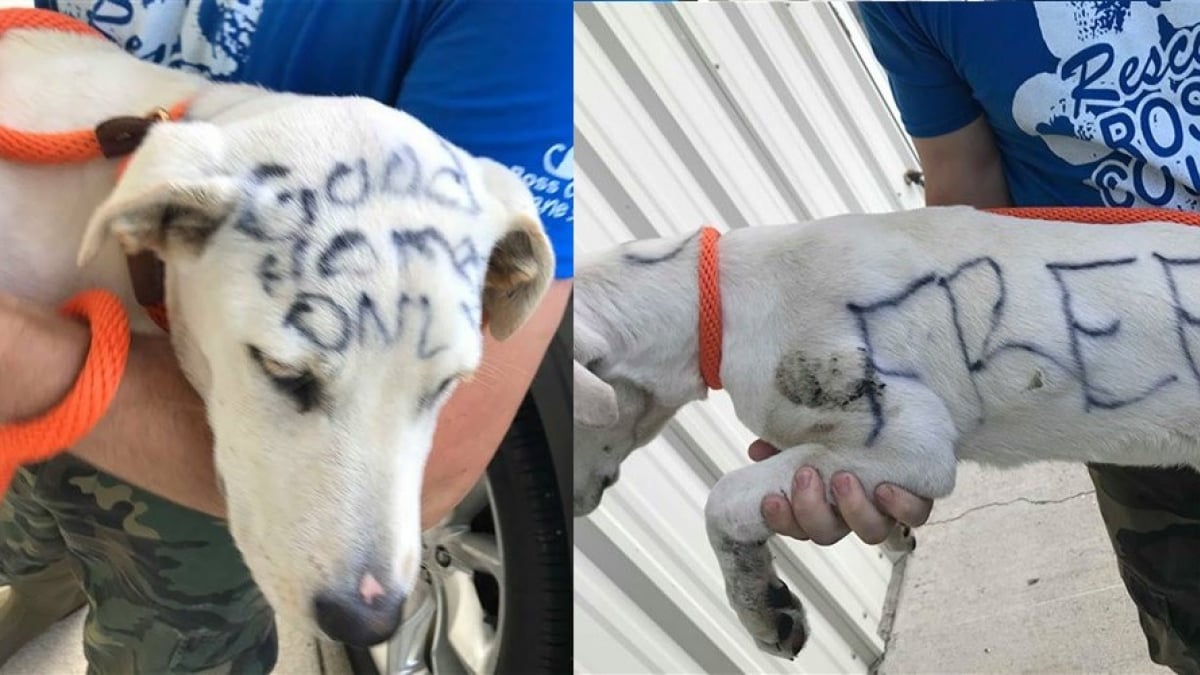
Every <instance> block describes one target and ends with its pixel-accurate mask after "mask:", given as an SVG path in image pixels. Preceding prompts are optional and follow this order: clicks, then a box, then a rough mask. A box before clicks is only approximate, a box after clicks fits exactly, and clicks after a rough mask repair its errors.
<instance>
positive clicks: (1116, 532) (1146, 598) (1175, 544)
mask: <svg viewBox="0 0 1200 675" xmlns="http://www.w3.org/2000/svg"><path fill="white" fill-rule="evenodd" d="M1089 469H1090V471H1091V475H1092V482H1093V483H1095V485H1096V499H1097V501H1098V502H1099V503H1100V513H1101V515H1102V516H1103V517H1104V524H1105V526H1106V527H1107V528H1108V535H1109V538H1110V539H1111V540H1112V545H1113V549H1114V550H1115V551H1116V554H1117V565H1118V568H1119V569H1120V572H1121V578H1122V579H1123V580H1124V582H1125V587H1126V589H1128V591H1129V595H1130V596H1131V597H1132V598H1133V601H1134V603H1135V604H1137V607H1138V615H1139V618H1140V620H1141V623H1142V630H1143V631H1144V632H1145V633H1146V641H1147V644H1148V647H1149V651H1150V657H1151V659H1153V660H1154V662H1155V663H1159V664H1162V665H1164V666H1168V667H1170V668H1171V669H1173V670H1174V671H1175V672H1178V673H1200V473H1197V472H1196V471H1194V470H1192V469H1183V468H1180V469H1137V468H1130V467H1118V466H1112V465H1105V464H1094V465H1091V466H1090V467H1089Z"/></svg>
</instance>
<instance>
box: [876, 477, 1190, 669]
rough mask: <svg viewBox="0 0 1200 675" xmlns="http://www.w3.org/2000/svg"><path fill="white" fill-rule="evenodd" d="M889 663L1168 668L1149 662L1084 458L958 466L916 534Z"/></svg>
mask: <svg viewBox="0 0 1200 675" xmlns="http://www.w3.org/2000/svg"><path fill="white" fill-rule="evenodd" d="M880 672H882V673H886V674H889V675H896V674H900V673H1169V672H1170V671H1168V670H1166V669H1164V668H1161V667H1158V666H1156V665H1154V664H1153V663H1151V662H1150V660H1149V658H1148V657H1147V656H1146V647H1145V638H1144V636H1143V635H1142V633H1141V629H1140V628H1139V626H1138V621H1137V614H1136V611H1135V609H1134V606H1133V603H1132V601H1131V600H1130V599H1129V597H1128V596H1127V595H1126V593H1125V589H1124V586H1123V585H1122V584H1121V580H1120V578H1119V577H1118V576H1117V570H1116V564H1115V558H1114V557H1113V554H1112V549H1111V548H1110V545H1109V543H1108V539H1107V537H1106V536H1105V533H1104V525H1103V523H1102V522H1101V520H1100V515H1099V511H1098V510H1097V508H1096V498H1095V494H1094V489H1093V486H1092V483H1091V481H1090V480H1088V476H1087V472H1086V469H1084V468H1083V467H1082V466H1074V465H1059V464H1042V465H1040V466H1033V467H1024V468H1021V469H1015V470H1006V471H1000V470H997V469H984V468H981V467H978V466H975V465H960V467H959V481H958V487H957V488H956V490H955V492H954V494H953V495H952V496H951V497H949V498H947V499H945V500H942V501H941V502H939V503H938V504H937V505H936V506H935V508H934V512H933V516H932V518H930V522H929V523H928V524H927V525H926V526H925V527H922V528H921V529H919V530H918V531H917V549H916V551H915V552H914V553H913V555H912V558H910V560H909V564H908V569H907V572H906V574H905V578H904V581H903V584H902V586H901V591H900V597H899V603H898V610H897V614H896V618H895V624H894V628H893V633H892V639H891V642H890V644H889V646H888V652H887V656H886V657H885V660H884V662H883V665H882V666H881V669H880Z"/></svg>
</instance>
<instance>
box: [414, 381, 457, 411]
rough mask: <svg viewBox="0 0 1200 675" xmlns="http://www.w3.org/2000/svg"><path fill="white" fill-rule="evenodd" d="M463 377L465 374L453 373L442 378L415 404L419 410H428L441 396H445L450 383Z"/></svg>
mask: <svg viewBox="0 0 1200 675" xmlns="http://www.w3.org/2000/svg"><path fill="white" fill-rule="evenodd" d="M463 377H465V375H463V374H462V373H459V374H458V375H453V376H451V377H447V378H446V379H444V380H442V383H441V384H439V385H438V386H437V387H435V388H434V389H433V390H432V391H430V392H429V393H427V394H425V395H424V396H422V397H421V400H420V401H419V402H418V403H417V406H418V407H419V408H420V409H421V410H428V409H429V408H431V407H432V406H433V404H435V403H437V402H438V401H440V400H442V397H443V396H445V395H446V392H447V391H448V390H449V389H450V385H452V384H454V383H455V382H457V381H458V380H461V379H462V378H463Z"/></svg>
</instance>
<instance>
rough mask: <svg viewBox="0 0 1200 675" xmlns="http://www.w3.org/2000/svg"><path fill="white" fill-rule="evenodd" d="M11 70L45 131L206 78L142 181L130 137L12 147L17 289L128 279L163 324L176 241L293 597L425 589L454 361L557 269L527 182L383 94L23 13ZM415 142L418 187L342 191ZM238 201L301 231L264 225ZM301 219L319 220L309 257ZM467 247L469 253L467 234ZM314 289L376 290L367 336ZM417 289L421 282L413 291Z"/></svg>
mask: <svg viewBox="0 0 1200 675" xmlns="http://www.w3.org/2000/svg"><path fill="white" fill-rule="evenodd" d="M0 73H3V77H0V123H2V124H4V125H6V126H10V127H13V128H16V129H23V130H29V131H61V130H71V129H81V128H90V127H92V126H94V125H95V124H96V123H98V122H99V121H101V120H104V119H107V118H109V117H114V116H124V115H139V114H143V113H146V112H148V111H150V110H151V109H153V108H154V107H157V106H164V105H171V104H173V103H175V102H177V101H180V100H182V99H185V98H193V99H194V100H193V104H192V106H191V108H190V112H189V116H188V119H187V120H185V121H182V122H178V123H162V124H157V125H155V126H154V127H153V128H152V129H151V130H150V132H149V134H148V135H147V137H146V138H145V140H144V142H143V143H142V145H141V146H140V148H139V149H138V150H137V151H136V153H135V155H134V156H133V159H132V161H131V163H130V164H129V166H128V169H127V171H126V172H125V174H124V175H123V176H122V177H121V179H120V181H119V182H117V175H116V162H115V161H105V160H97V161H92V162H88V163H85V164H75V165H57V166H34V165H29V164H20V163H12V162H4V161H0V222H2V223H3V226H2V227H0V290H3V291H5V292H9V293H13V294H15V295H18V296H21V297H24V298H28V299H31V300H35V301H38V302H42V303H47V304H50V305H56V304H58V303H61V302H62V301H64V300H65V299H66V298H67V297H69V296H71V295H73V294H74V293H76V292H77V291H79V290H82V289H85V288H91V287H101V288H107V289H110V290H112V291H114V292H115V293H116V294H117V295H118V296H119V297H120V298H121V299H122V301H123V302H124V304H125V306H126V307H127V309H128V310H129V314H130V318H131V319H132V322H133V324H134V328H135V330H137V331H140V332H145V333H150V332H156V331H158V329H157V328H156V327H155V326H154V325H153V324H152V323H151V322H150V321H149V320H148V319H147V318H146V315H145V313H144V312H143V311H142V310H141V309H140V307H139V305H138V303H137V302H136V299H135V296H134V293H133V290H132V288H131V284H130V280H129V274H128V270H127V267H126V257H125V254H126V252H132V251H137V250H142V249H149V250H153V251H154V252H155V253H156V254H157V255H158V256H159V257H161V258H162V259H163V260H164V261H165V263H166V280H165V281H166V290H167V303H168V308H169V312H170V320H171V339H172V342H173V344H174V347H175V349H176V352H177V354H178V356H179V358H180V361H181V364H182V367H183V369H184V371H185V373H186V374H187V376H188V377H189V379H190V380H191V382H192V383H193V385H194V386H195V387H196V389H197V390H198V391H199V393H200V394H201V396H202V397H203V399H204V401H205V403H206V404H207V409H208V417H209V422H210V425H211V427H212V430H213V433H214V436H215V441H216V445H215V452H216V464H217V468H218V471H219V473H220V475H221V476H222V479H223V485H224V488H225V492H226V496H227V500H228V510H229V520H230V527H231V530H232V532H233V535H234V538H235V541H236V543H237V544H238V547H239V549H240V550H241V552H242V554H243V556H244V558H245V560H246V563H247V565H248V566H249V568H250V570H251V572H252V573H253V575H254V578H255V580H256V581H257V582H258V584H259V586H260V587H261V588H262V590H263V592H264V594H265V595H266V597H267V599H268V601H269V602H270V603H271V605H272V606H273V608H274V609H275V610H276V611H277V612H278V613H280V614H281V615H283V616H284V617H286V618H287V619H289V620H291V621H292V622H293V623H294V624H295V625H309V626H312V625H313V623H312V622H313V600H314V597H315V596H316V594H318V593H323V592H338V591H345V592H348V593H354V592H356V591H357V590H358V589H359V583H360V579H361V578H362V576H363V574H364V573H366V572H370V573H371V574H372V575H373V576H374V577H376V578H377V580H378V581H379V582H380V583H382V584H384V585H385V587H387V589H388V590H389V591H398V592H400V593H404V592H405V591H406V590H407V589H408V587H409V586H410V584H411V582H412V581H413V579H414V577H415V575H416V573H417V570H418V566H419V562H420V554H421V544H420V537H421V531H420V519H419V517H420V503H421V502H420V495H419V491H420V487H421V479H422V474H423V468H424V464H425V460H426V457H427V455H428V453H429V450H430V446H431V442H432V436H433V431H434V425H435V420H436V416H437V412H438V410H439V409H440V407H441V405H442V403H443V402H444V401H445V400H446V398H447V397H448V395H449V390H450V389H452V388H453V385H452V383H453V382H456V381H457V380H458V379H459V378H461V377H464V376H467V375H469V374H470V373H471V372H472V371H473V370H474V369H475V368H476V366H477V364H478V363H479V361H480V358H481V351H482V338H481V333H480V327H479V321H480V313H481V311H482V312H483V313H484V314H486V315H487V316H488V317H489V320H490V326H491V330H492V332H493V334H495V335H496V337H498V338H500V339H504V338H506V337H508V336H509V335H511V334H512V333H513V332H514V331H515V330H516V329H517V328H518V327H519V326H520V325H521V324H522V323H523V321H524V320H525V319H526V318H527V317H528V315H529V314H530V313H531V312H532V310H533V308H534V307H535V306H536V305H537V303H538V302H539V301H540V298H541V296H542V295H543V293H544V292H545V290H546V288H547V286H548V284H549V280H550V277H551V275H552V270H553V254H552V252H551V250H550V248H549V246H548V242H547V240H546V238H545V235H544V233H543V231H542V227H541V223H540V220H539V219H538V214H537V209H536V207H535V206H534V203H533V200H532V197H531V195H530V193H529V191H528V189H527V188H526V187H525V185H524V184H523V183H522V182H521V181H520V179H519V178H517V177H516V176H514V175H513V174H512V173H511V172H509V171H508V170H507V169H505V168H504V167H503V166H501V165H499V164H497V163H495V162H493V161H491V160H487V159H483V158H476V157H472V156H470V155H468V154H467V153H465V152H464V151H462V150H461V149H459V148H456V147H454V146H452V145H450V144H448V143H446V142H445V141H444V140H442V139H441V138H439V137H438V136H437V135H436V134H434V133H433V132H432V131H431V130H430V129H428V128H427V127H425V126H424V125H422V124H421V123H420V122H418V121H417V120H415V119H414V118H412V117H410V116H409V115H407V114H405V113H403V112H400V111H397V110H394V109H391V108H389V107H387V106H384V105H382V104H379V103H375V102H373V101H370V100H367V99H361V98H317V97H301V96H294V95H285V94H279V93H272V92H268V91H266V90H263V89H259V88H256V87H249V86H235V85H216V84H211V83H208V82H206V81H205V80H203V79H201V78H199V77H196V76H193V75H190V74H186V73H181V72H177V71H173V70H169V69H166V68H163V67H159V66H155V65H151V64H147V63H143V62H141V61H138V60H137V59H135V58H133V57H131V56H129V55H127V54H125V53H124V52H123V51H121V50H120V49H119V48H117V47H116V46H114V45H112V44H109V43H108V42H106V41H103V40H97V39H94V38H90V37H82V36H76V35H68V34H61V33H51V32H47V31H11V32H9V33H7V34H6V35H5V36H4V37H3V39H0ZM405 147H407V148H411V150H412V153H411V155H409V154H402V156H403V158H404V159H405V161H408V160H409V159H413V160H416V161H417V163H419V164H420V165H421V167H422V168H421V169H419V170H417V173H418V174H419V175H418V177H417V178H412V176H413V175H414V174H413V173H412V167H411V166H407V167H402V166H399V165H397V167H398V168H396V171H397V172H398V173H396V174H394V175H393V178H394V179H395V178H396V176H400V177H401V178H402V179H403V180H400V179H396V184H398V185H400V186H401V189H400V192H403V194H398V193H397V192H396V191H395V190H393V192H392V193H391V194H383V193H382V192H381V190H380V189H377V188H372V191H371V193H370V196H368V197H367V198H365V199H363V200H362V201H361V202H359V203H357V204H356V205H353V206H347V205H337V204H333V203H332V202H331V200H330V199H329V195H328V194H327V191H326V188H327V187H328V185H327V183H329V182H330V181H331V178H330V177H331V176H332V175H333V173H331V171H336V162H338V161H341V162H345V163H346V164H347V165H348V166H350V167H352V168H356V167H358V166H359V165H358V164H357V162H358V161H359V160H360V159H361V160H362V161H363V162H365V165H364V166H366V167H368V171H367V173H368V175H369V179H368V180H369V181H371V184H372V185H376V186H377V185H379V183H380V182H381V181H382V178H381V174H382V173H383V171H384V168H385V165H386V162H387V161H388V157H389V155H388V154H387V153H388V152H389V151H392V150H396V149H402V148H405ZM264 164H276V165H283V166H286V167H288V171H289V173H288V175H287V176H286V178H282V179H275V180H260V181H257V182H256V181H255V180H253V179H252V178H251V173H252V171H253V170H254V169H255V167H258V166H261V165H264ZM331 167H334V168H333V169H332V170H331ZM456 167H457V169H456ZM406 171H407V172H409V173H405V172H406ZM455 173H458V175H457V176H456V175H455ZM357 175H358V174H354V176H355V180H357ZM342 178H344V176H343V177H342ZM410 178H412V181H415V182H411V181H410V180H409V179H410ZM339 180H342V179H339ZM355 180H350V181H349V182H346V181H344V180H343V181H342V183H339V184H338V185H337V186H336V187H337V189H338V190H341V191H343V192H338V193H336V194H338V195H342V194H344V191H346V190H349V191H351V192H353V191H354V190H356V189H357V188H356V187H354V186H356V185H357V183H356V182H355ZM343 183H344V184H343ZM114 186H115V187H114ZM347 186H349V187H347ZM305 187H308V188H311V189H313V190H314V199H313V200H312V203H311V204H310V206H311V208H312V210H313V214H314V217H313V218H312V222H311V223H308V224H303V223H302V220H303V217H304V216H303V213H304V212H303V209H302V208H301V201H302V200H301V199H298V198H297V196H298V195H299V193H300V191H301V190H302V189H305ZM405 190H407V192H404V191H405ZM289 191H290V195H291V196H290V197H288V196H287V195H285V194H284V193H285V192H289ZM431 194H436V195H437V199H434V198H431V197H430V195H431ZM472 201H473V203H474V204H475V205H476V206H477V208H475V209H471V208H469V205H470V204H471V203H472ZM251 216H252V219H251V220H246V221H242V220H240V219H245V218H250V217H251ZM238 222H249V223H251V224H252V225H253V227H256V228H259V229H260V230H262V231H265V232H267V233H268V236H270V237H280V238H281V239H279V240H278V241H272V240H267V239H266V238H265V237H257V238H256V237H253V236H248V235H247V232H246V231H244V230H239V229H238V227H235V224H236V223H238ZM423 228H431V230H430V231H433V232H436V233H437V234H440V235H441V236H442V237H444V238H445V239H446V240H447V241H448V242H450V243H451V244H452V245H455V246H458V245H459V244H460V242H462V241H463V240H465V239H469V240H471V241H472V242H473V244H474V246H475V248H476V249H477V253H478V260H479V264H478V265H466V266H464V267H463V268H462V273H459V270H458V269H456V265H455V260H452V259H451V258H450V254H448V253H447V252H446V251H444V250H443V249H441V248H439V247H438V246H436V245H434V243H433V242H431V241H428V240H425V241H424V243H423V244H422V243H421V242H417V243H416V244H414V245H413V246H410V247H409V248H407V249H404V251H403V255H402V254H401V249H400V247H399V246H397V245H396V244H395V241H394V240H393V238H392V234H391V233H392V231H394V230H421V229H423ZM348 232H356V233H358V235H354V236H359V235H361V239H359V240H358V241H357V243H356V244H355V245H353V246H350V247H348V248H345V247H344V248H343V249H341V250H340V254H339V256H338V257H336V260H335V259H334V258H330V259H329V261H334V263H332V264H331V265H330V266H329V267H330V269H332V270H333V272H330V273H329V274H324V273H320V274H319V273H318V272H317V271H316V270H317V267H318V265H317V263H318V255H319V254H320V253H321V252H322V251H323V250H324V251H327V250H331V248H330V247H331V240H332V239H333V238H334V237H336V236H337V235H338V234H345V233H348ZM110 235H115V236H110ZM285 235H287V236H293V239H291V240H288V241H284V240H283V239H282V237H284V236H285ZM297 238H300V239H304V240H306V241H308V242H309V243H308V244H307V247H308V248H307V250H306V251H305V252H304V253H303V254H302V258H301V260H302V261H301V262H300V264H299V265H298V266H297V267H296V270H298V272H297V273H295V274H293V271H294V270H293V269H292V268H291V265H290V263H291V261H290V260H288V258H289V257H290V256H291V254H294V253H295V251H294V249H292V248H291V247H292V246H293V242H294V241H296V240H297ZM118 242H120V244H122V245H123V247H124V250H122V245H119V243H118ZM364 242H365V243H369V244H370V246H371V248H372V250H373V252H374V255H371V252H370V251H368V249H367V247H366V246H365V245H364ZM422 247H423V248H422ZM489 254H490V256H491V257H490V260H489ZM271 255H275V256H276V258H277V259H276V261H275V265H276V267H275V269H274V270H273V271H271V272H270V274H269V275H270V276H272V277H273V278H275V280H274V281H270V282H269V285H270V286H271V293H268V291H267V285H264V284H268V282H267V281H264V279H265V277H264V274H263V270H264V267H265V266H268V263H267V260H266V259H267V258H268V257H269V256H271ZM454 255H455V256H458V260H459V261H460V262H461V260H463V259H465V257H466V256H467V252H466V249H465V248H456V249H455V253H454ZM77 258H78V263H79V264H78V265H77V264H76V263H77ZM327 262H328V261H327ZM485 268H486V269H485ZM351 272H353V273H351ZM485 272H486V283H485ZM302 290H303V291H305V292H312V293H320V294H322V295H323V296H325V297H326V298H329V299H330V303H333V304H337V305H339V306H341V307H343V308H345V309H346V311H347V312H349V313H351V314H353V312H354V311H355V308H359V311H360V316H359V317H358V329H355V330H356V331H357V332H356V333H355V335H354V336H352V337H353V338H354V339H350V340H349V341H348V343H347V344H346V345H345V346H344V348H343V349H341V350H336V349H322V348H319V346H318V344H319V343H323V344H326V345H330V344H333V343H334V342H337V340H338V336H339V332H340V331H342V330H343V329H344V328H345V326H349V325H351V324H348V323H346V322H341V323H339V321H338V319H337V317H336V312H335V311H334V310H332V309H329V308H326V309H327V310H328V311H325V312H322V311H320V309H321V308H317V309H316V310H313V309H312V308H311V307H310V308H309V309H310V310H311V311H308V312H303V311H302V312H301V315H302V316H300V318H299V319H296V316H299V315H294V316H293V319H296V320H297V321H303V322H305V323H304V325H305V326H306V330H308V331H309V332H311V333H312V334H313V335H316V336H318V338H319V339H318V340H315V341H314V339H307V338H305V337H304V335H303V334H302V332H301V331H299V330H298V329H296V328H295V325H296V324H295V323H294V322H293V323H292V324H291V325H290V327H289V326H285V317H286V315H287V313H288V312H289V309H290V308H294V305H293V304H292V303H293V301H294V300H295V299H296V297H297V293H299V292H300V291H302ZM362 293H367V294H369V295H370V297H371V298H372V299H373V302H374V303H375V308H376V311H377V314H378V316H379V317H380V319H379V323H381V324H384V325H386V326H388V327H389V328H388V330H394V331H395V335H393V336H392V339H391V340H390V344H385V342H387V341H385V340H384V339H383V338H382V336H381V333H380V329H379V327H378V325H379V324H377V323H376V322H375V321H374V320H373V319H370V318H366V319H364V318H363V316H362V315H361V307H360V305H359V304H358V303H359V302H360V301H361V297H362V296H361V294H362ZM402 293H403V294H407V295H408V296H409V297H410V300H411V302H410V303H408V305H406V306H405V305H400V304H398V298H400V295H401V294H402ZM420 296H425V297H426V298H427V303H428V304H427V305H426V306H425V307H422V306H421V305H420V303H419V302H418V299H419V297H420ZM481 305H482V306H481ZM249 347H254V348H255V349H257V350H259V352H260V353H261V355H262V359H263V361H262V363H257V362H256V360H255V358H254V357H253V355H252V353H251V351H250V349H249ZM434 352H436V353H434ZM419 353H424V354H426V355H427V356H428V358H419V357H418V354H419ZM430 354H432V356H430ZM301 371H309V372H311V373H312V374H313V376H314V377H315V378H316V379H317V380H318V381H319V383H320V385H319V386H320V391H321V396H320V399H321V402H320V404H319V406H317V408H318V409H316V410H313V411H310V412H308V413H302V412H300V408H299V407H298V404H297V403H296V402H295V401H293V400H291V397H290V396H289V395H288V394H287V393H286V392H281V391H280V388H279V387H277V386H274V385H272V384H271V380H270V379H269V377H268V372H273V373H274V374H276V375H281V376H295V375H297V374H299V373H300V372H301ZM447 380H449V381H450V386H448V387H446V388H443V389H441V390H439V389H438V387H439V383H442V382H445V381H447Z"/></svg>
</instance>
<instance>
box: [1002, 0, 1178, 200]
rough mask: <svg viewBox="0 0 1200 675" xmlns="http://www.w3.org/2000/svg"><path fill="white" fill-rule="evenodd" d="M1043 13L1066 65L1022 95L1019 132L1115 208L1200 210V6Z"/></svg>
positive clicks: (1032, 82)
mask: <svg viewBox="0 0 1200 675" xmlns="http://www.w3.org/2000/svg"><path fill="white" fill-rule="evenodd" d="M1034 6H1035V8H1036V12H1037V19H1038V26H1039V28H1040V29H1041V32H1042V39H1043V40H1044V41H1045V43H1046V47H1047V48H1048V49H1049V50H1050V52H1051V53H1052V54H1054V55H1055V56H1056V57H1057V58H1058V63H1057V70H1056V71H1055V72H1053V73H1040V74H1038V75H1034V76H1033V77H1031V78H1029V79H1028V80H1026V81H1025V82H1024V83H1022V84H1021V86H1020V87H1019V88H1018V89H1017V92H1016V94H1015V95H1014V97H1013V118H1014V119H1015V120H1016V122H1017V125H1018V126H1020V128H1021V129H1022V130H1023V131H1025V133H1028V134H1030V135H1034V136H1038V137H1039V138H1041V139H1042V140H1043V141H1045V143H1046V145H1047V146H1048V147H1049V148H1050V150H1051V151H1052V152H1053V153H1054V154H1056V155H1058V156H1059V157H1061V158H1062V159H1063V160H1065V161H1067V162H1069V163H1071V164H1073V165H1076V166H1082V165H1091V166H1090V168H1091V175H1090V177H1089V178H1088V179H1086V180H1085V181H1084V183H1085V184H1087V185H1088V186H1090V187H1093V188H1095V189H1096V190H1098V191H1099V192H1100V195H1101V197H1102V198H1103V200H1104V203H1105V204H1107V205H1109V206H1171V207H1182V208H1187V209H1197V208H1200V193H1198V191H1197V188H1198V187H1200V3H1198V2H1154V1H1152V2H1144V3H1143V2H1133V3H1129V2H1124V3H1122V2H1113V1H1111V0H1110V1H1106V2H1038V3H1034Z"/></svg>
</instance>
